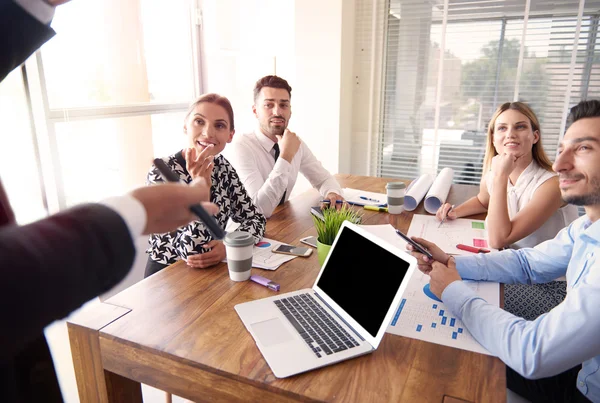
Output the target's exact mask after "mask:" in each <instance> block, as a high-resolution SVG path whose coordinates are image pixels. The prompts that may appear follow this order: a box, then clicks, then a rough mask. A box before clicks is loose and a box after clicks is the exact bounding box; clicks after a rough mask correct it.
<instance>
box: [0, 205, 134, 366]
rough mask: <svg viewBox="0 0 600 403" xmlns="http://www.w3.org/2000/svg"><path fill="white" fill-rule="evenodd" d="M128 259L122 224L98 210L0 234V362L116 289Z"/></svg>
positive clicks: (129, 244)
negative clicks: (90, 301)
mask: <svg viewBox="0 0 600 403" xmlns="http://www.w3.org/2000/svg"><path fill="white" fill-rule="evenodd" d="M134 257H135V247H134V243H133V240H132V238H131V235H130V233H129V229H128V227H127V225H126V224H125V221H124V220H123V218H121V216H120V215H119V214H117V213H116V212H115V211H114V210H112V209H110V208H108V207H106V206H103V205H99V204H87V205H82V206H79V207H76V208H73V209H70V210H67V211H65V212H63V213H60V214H56V215H54V216H51V217H49V218H46V219H44V220H41V221H38V222H36V223H33V224H30V225H26V226H23V227H17V226H8V227H4V228H2V229H0V270H1V273H2V277H0V313H1V316H0V320H1V321H2V328H3V329H4V331H2V332H0V361H1V360H2V358H3V357H7V356H11V355H13V354H14V353H15V352H16V351H18V350H20V349H21V348H22V347H23V346H24V345H25V344H26V343H27V342H28V341H31V340H32V339H34V338H35V337H38V336H39V335H40V333H41V332H42V331H43V328H44V327H45V326H47V325H48V324H50V323H51V322H52V321H54V320H56V319H60V318H64V317H65V316H67V315H68V314H69V313H70V312H71V311H73V310H74V309H76V308H78V307H80V306H81V305H82V304H83V303H84V302H86V301H88V300H90V299H92V298H93V297H95V296H97V295H99V294H101V293H103V292H105V291H107V290H109V289H110V288H111V287H113V286H114V285H115V284H117V283H118V282H119V281H120V280H121V279H123V278H124V277H125V275H126V274H127V273H128V272H129V270H130V268H131V265H132V264H133V260H134Z"/></svg>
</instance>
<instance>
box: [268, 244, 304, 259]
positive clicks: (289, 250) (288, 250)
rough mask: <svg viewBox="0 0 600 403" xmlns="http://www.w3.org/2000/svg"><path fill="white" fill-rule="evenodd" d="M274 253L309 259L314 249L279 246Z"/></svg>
mask: <svg viewBox="0 0 600 403" xmlns="http://www.w3.org/2000/svg"><path fill="white" fill-rule="evenodd" d="M273 253H283V254H285V255H294V256H301V257H307V256H310V254H311V253H312V249H310V248H305V247H303V246H293V245H279V246H278V247H276V248H275V249H273Z"/></svg>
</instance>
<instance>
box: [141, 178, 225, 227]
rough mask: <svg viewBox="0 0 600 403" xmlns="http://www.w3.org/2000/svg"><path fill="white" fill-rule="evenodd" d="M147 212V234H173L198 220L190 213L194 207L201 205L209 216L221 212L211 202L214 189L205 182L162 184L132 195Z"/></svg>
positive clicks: (142, 189) (143, 188)
mask: <svg viewBox="0 0 600 403" xmlns="http://www.w3.org/2000/svg"><path fill="white" fill-rule="evenodd" d="M130 194H131V196H133V197H135V198H136V199H137V200H139V201H140V202H141V203H142V205H143V206H144V209H145V211H146V228H145V229H144V232H143V234H144V235H148V234H162V233H164V232H169V231H173V230H175V229H176V228H178V227H181V226H182V225H186V224H187V223H189V222H190V221H194V220H196V219H197V217H196V216H195V215H194V214H193V213H192V212H191V211H190V206H191V205H192V204H196V203H201V202H204V203H201V204H202V207H204V209H206V211H207V212H208V213H209V214H212V215H214V214H217V212H218V211H219V208H218V207H217V205H215V204H213V203H208V202H207V201H208V200H209V199H210V187H209V186H207V185H206V181H205V180H204V179H202V178H200V179H198V180H196V181H194V182H193V183H192V185H191V186H187V185H183V184H179V183H162V184H158V185H153V186H145V187H141V188H138V189H135V190H134V191H132V192H131V193H130Z"/></svg>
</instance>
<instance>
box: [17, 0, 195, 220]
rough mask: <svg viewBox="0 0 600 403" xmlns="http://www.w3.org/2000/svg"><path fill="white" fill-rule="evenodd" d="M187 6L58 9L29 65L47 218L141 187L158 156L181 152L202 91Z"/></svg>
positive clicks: (114, 4)
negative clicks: (188, 117) (51, 32)
mask: <svg viewBox="0 0 600 403" xmlns="http://www.w3.org/2000/svg"><path fill="white" fill-rule="evenodd" d="M193 3H194V2H192V1H190V0H174V1H170V2H168V3H162V2H155V1H152V0H133V1H128V2H120V1H118V0H104V1H101V0H90V1H86V2H72V3H68V4H66V5H64V6H61V7H60V8H58V9H57V10H56V15H55V18H54V19H53V21H52V27H53V28H54V29H55V30H56V31H57V35H56V36H55V37H54V38H53V39H52V40H50V41H49V42H48V43H47V44H45V45H44V46H43V47H42V49H41V51H40V52H38V54H37V56H36V57H35V60H33V61H30V62H28V64H27V68H28V69H30V70H31V75H32V76H33V79H32V88H34V90H33V91H32V96H33V97H34V100H33V103H32V104H33V105H32V108H33V113H34V115H35V116H36V119H40V117H41V121H42V124H40V125H37V126H38V127H37V129H38V132H39V137H40V138H41V143H42V145H41V147H40V150H41V158H40V159H41V165H42V168H43V169H42V172H44V183H45V184H46V188H48V189H49V190H50V191H49V192H48V206H49V210H50V212H51V213H53V212H55V211H57V210H60V209H63V208H66V207H68V206H72V205H74V204H77V203H81V202H87V201H97V200H99V199H102V198H105V197H107V196H110V195H115V194H122V193H124V192H126V191H128V190H130V189H131V188H133V187H137V186H140V185H143V184H144V182H145V178H146V174H147V172H148V169H149V168H150V166H151V164H152V159H153V158H154V157H155V156H167V155H170V154H173V153H175V152H177V151H178V150H179V149H181V148H183V147H184V146H185V139H184V136H183V130H182V128H183V119H184V115H185V111H186V110H187V107H188V105H189V104H190V103H191V101H192V100H193V98H194V96H195V95H197V94H199V93H200V88H199V86H200V84H199V82H200V80H199V78H198V77H199V67H198V66H199V63H198V62H197V57H198V56H197V54H196V52H195V50H194V49H195V43H197V40H198V33H197V26H196V24H194V23H192V22H193V19H192V16H193V14H194V13H195V10H194V9H193ZM65 60H68V61H69V62H68V63H65Z"/></svg>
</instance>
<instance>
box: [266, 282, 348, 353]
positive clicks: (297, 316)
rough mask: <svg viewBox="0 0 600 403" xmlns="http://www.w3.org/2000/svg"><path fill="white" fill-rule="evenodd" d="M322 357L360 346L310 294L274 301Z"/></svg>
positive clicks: (312, 348) (313, 349) (311, 347)
mask: <svg viewBox="0 0 600 403" xmlns="http://www.w3.org/2000/svg"><path fill="white" fill-rule="evenodd" d="M273 302H274V303H275V305H276V306H277V308H279V310H280V311H281V312H282V313H283V314H284V315H285V317H286V318H287V319H288V320H289V321H290V323H291V324H292V325H293V326H294V327H295V328H296V330H297V331H298V333H300V336H302V338H303V339H304V341H305V342H306V344H308V346H309V347H310V349H311V350H312V351H313V352H314V353H315V355H316V356H317V357H319V358H321V357H322V354H323V353H325V354H327V355H330V354H334V353H338V352H340V351H344V350H347V349H349V348H353V347H356V346H358V343H357V342H356V340H354V338H352V336H350V335H349V334H348V332H346V331H345V330H344V328H342V327H341V326H340V325H338V324H337V322H336V321H335V319H333V318H332V317H331V315H329V313H327V311H325V310H324V309H323V308H322V307H321V305H319V304H318V303H317V302H316V301H315V299H314V298H313V297H312V295H310V294H299V295H294V296H292V297H288V298H282V299H279V300H275V301H273Z"/></svg>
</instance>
